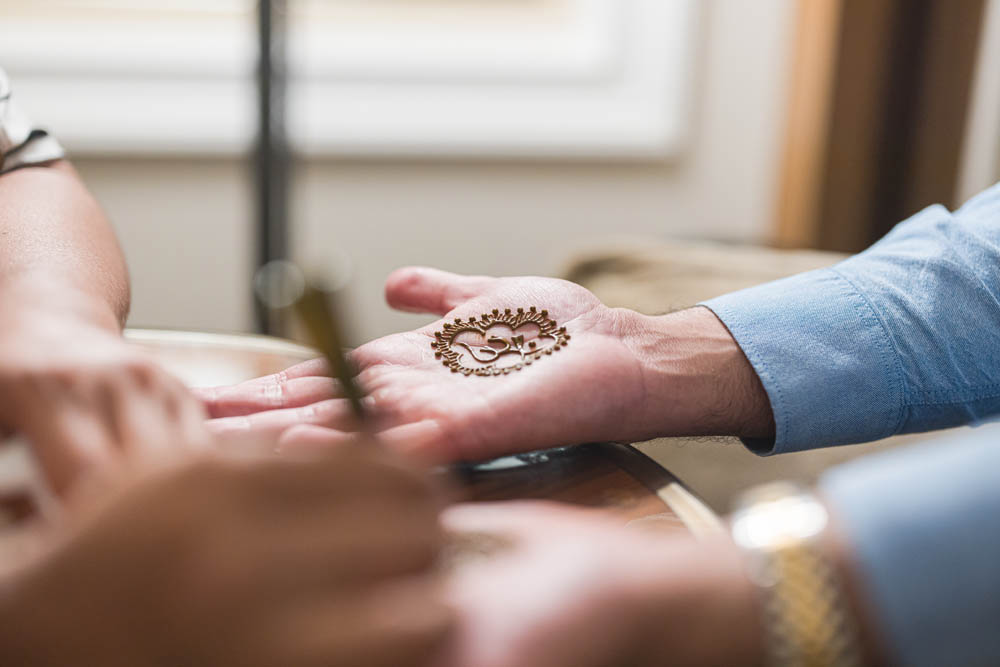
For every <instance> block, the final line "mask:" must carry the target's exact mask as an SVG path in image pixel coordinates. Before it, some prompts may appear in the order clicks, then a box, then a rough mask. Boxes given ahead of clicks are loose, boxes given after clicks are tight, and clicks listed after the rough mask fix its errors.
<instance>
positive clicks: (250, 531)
mask: <svg viewBox="0 0 1000 667" xmlns="http://www.w3.org/2000/svg"><path fill="white" fill-rule="evenodd" d="M91 497H99V498H100V501H99V502H96V503H91V504H89V505H87V506H83V507H79V506H78V507H74V508H73V511H72V512H70V513H67V516H66V517H65V521H66V522H67V525H64V526H61V527H60V528H59V531H58V535H57V538H56V539H55V540H54V541H53V542H52V543H51V544H50V545H49V548H48V550H47V552H46V553H45V554H44V555H42V556H41V557H40V558H35V559H33V560H32V562H31V563H30V564H29V565H27V566H25V567H23V568H22V569H20V570H18V571H16V572H14V573H13V574H9V575H8V576H7V578H6V581H5V582H4V583H3V588H2V592H3V594H2V595H0V663H2V664H5V665H29V664H30V665H34V666H36V667H46V666H48V665H52V666H56V665H79V666H81V667H88V666H91V665H92V666H93V667H117V666H119V665H120V666H122V667H125V666H129V667H144V666H149V667H153V666H161V665H162V666H164V667H166V666H174V665H179V664H186V665H227V666H232V667H272V666H273V665H288V666H289V667H312V666H315V667H320V666H322V667H338V666H340V665H343V666H345V667H347V666H351V667H353V666H356V665H362V664H363V665H370V666H371V667H381V666H385V667H389V666H396V665H413V666H415V667H419V666H421V665H430V664H433V661H434V660H436V656H437V654H438V652H439V651H440V649H441V647H442V645H443V644H444V643H445V641H446V640H447V638H448V636H449V633H450V631H451V628H452V625H453V614H452V612H451V611H450V610H449V609H448V608H447V607H446V606H445V605H444V603H443V602H442V596H441V592H440V590H439V585H438V583H437V582H436V580H435V578H434V577H433V576H430V575H431V574H432V573H433V570H432V568H433V566H434V564H435V561H436V558H437V553H438V549H439V547H440V543H441V539H442V538H441V530H440V528H439V526H438V518H437V517H438V512H439V510H440V506H439V502H438V499H437V497H436V494H435V492H434V491H433V489H432V488H431V486H430V484H429V483H428V481H427V477H426V475H425V474H423V473H422V471H419V470H417V469H414V468H413V467H412V466H411V465H410V464H408V463H405V462H403V461H401V460H399V459H398V458H396V457H395V456H392V455H390V454H389V453H388V452H387V451H385V450H382V449H380V448H378V447H374V446H366V447H353V446H352V447H341V448H336V449H333V450H330V451H328V452H326V453H325V454H324V455H323V456H322V457H312V456H300V457H295V458H284V459H275V458H271V459H264V460H260V459H258V460H253V461H240V462H236V461H224V460H221V459H210V458H193V459H188V460H186V461H184V462H182V463H176V462H175V463H173V464H171V465H169V466H164V467H157V468H154V469H151V468H149V467H147V468H145V469H144V470H141V471H140V470H136V471H133V473H132V474H130V475H128V476H124V477H123V476H117V477H116V481H115V482H114V484H113V486H112V488H111V489H109V490H105V492H104V493H101V494H96V495H94V496H91Z"/></svg>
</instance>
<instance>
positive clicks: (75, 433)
mask: <svg viewBox="0 0 1000 667" xmlns="http://www.w3.org/2000/svg"><path fill="white" fill-rule="evenodd" d="M2 296H3V298H2V299H0V322H2V323H3V326H2V327H0V434H2V433H6V434H11V433H15V432H16V433H20V434H21V435H23V436H25V437H26V438H27V439H28V440H29V441H30V442H31V445H32V448H33V450H34V452H35V455H36V456H37V458H38V460H39V462H40V464H41V467H42V469H43V470H44V472H45V475H46V477H47V478H48V480H49V483H50V484H51V485H52V487H53V488H54V489H55V490H56V491H57V492H58V493H60V494H63V495H65V494H66V493H67V492H68V491H69V489H70V487H71V486H72V485H73V484H74V483H75V482H77V481H78V480H79V479H80V478H81V477H86V476H87V474H88V473H90V472H93V471H96V470H99V469H101V468H104V467H107V466H114V465H117V464H118V463H119V462H120V461H121V460H122V459H123V458H124V457H129V456H143V455H153V456H157V455H162V454H165V453H167V452H169V451H170V450H172V449H176V448H178V447H188V448H195V449H198V448H203V447H204V446H205V445H206V444H207V443H208V440H209V434H208V431H207V430H206V428H205V424H204V422H205V411H204V409H203V408H202V406H201V404H200V402H199V401H198V400H197V399H196V398H194V397H193V396H192V395H191V394H190V392H189V391H188V390H187V389H186V388H185V387H184V386H183V385H182V384H181V382H180V381H179V380H177V379H176V378H174V377H173V376H172V375H170V374H169V373H167V372H166V371H164V370H162V369H161V368H160V367H159V366H158V365H157V364H155V363H154V362H153V361H152V360H150V359H148V358H147V357H146V356H144V355H143V354H142V353H141V352H140V351H139V350H137V349H135V348H133V347H131V346H129V345H128V344H127V343H126V342H125V341H124V340H123V339H122V337H121V335H120V332H119V325H118V322H117V320H116V318H115V316H114V315H113V314H112V313H111V312H110V311H109V310H108V309H107V306H106V305H104V304H98V303H91V301H89V300H88V299H87V298H84V297H81V296H80V295H78V294H75V293H72V292H71V291H70V290H67V289H66V288H65V287H64V286H63V285H52V286H46V285H45V283H44V279H42V278H39V279H38V280H36V281H35V282H34V283H33V284H32V285H31V286H30V288H25V287H23V286H21V287H20V288H19V289H18V290H16V291H15V290H12V289H11V290H7V291H5V292H4V293H3V295H2Z"/></svg>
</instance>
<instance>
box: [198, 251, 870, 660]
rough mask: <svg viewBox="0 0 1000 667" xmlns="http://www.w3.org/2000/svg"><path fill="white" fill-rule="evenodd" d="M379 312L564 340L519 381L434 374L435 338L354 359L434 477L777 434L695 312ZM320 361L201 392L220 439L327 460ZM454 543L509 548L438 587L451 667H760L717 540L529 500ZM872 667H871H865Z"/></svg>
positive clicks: (732, 563) (746, 607)
mask: <svg viewBox="0 0 1000 667" xmlns="http://www.w3.org/2000/svg"><path fill="white" fill-rule="evenodd" d="M386 297H387V300H388V302H389V303H390V304H391V305H392V306H394V307H396V308H400V309H403V310H410V311H416V312H429V313H433V314H436V315H439V316H443V318H444V320H452V319H453V318H456V317H461V318H463V319H466V318H468V317H470V316H473V315H474V316H477V317H478V316H479V315H481V314H482V313H484V312H489V311H491V310H492V309H493V308H501V309H503V308H517V307H528V306H531V305H534V306H536V307H538V308H545V309H547V310H548V311H549V313H550V315H551V316H552V317H553V318H554V319H556V320H557V321H558V322H559V324H560V325H564V326H566V327H567V329H568V330H569V333H570V334H571V335H572V342H571V344H570V345H569V346H568V347H567V348H565V349H564V350H560V351H559V352H558V353H556V354H553V355H551V356H550V357H546V358H542V359H540V360H539V361H538V362H536V363H535V364H534V365H532V366H531V367H529V368H526V369H524V370H523V371H521V372H518V373H511V374H510V375H507V376H502V377H491V378H479V377H465V376H461V375H457V374H454V373H450V372H449V371H448V370H447V369H446V368H444V367H443V366H442V365H441V364H440V362H439V361H438V360H436V359H435V358H434V354H433V349H432V348H431V347H430V342H431V340H433V334H434V332H435V331H437V330H439V329H440V328H441V324H442V321H437V322H434V323H432V324H430V325H428V326H426V327H423V328H421V329H417V330H415V331H411V332H406V333H402V334H395V335H392V336H387V337H385V338H382V339H379V340H376V341H373V342H372V343H369V344H367V345H363V346H361V347H360V348H358V349H357V350H355V351H354V354H353V357H354V362H355V363H356V365H357V366H358V367H359V369H360V381H361V383H362V384H363V385H364V386H365V387H366V388H367V389H368V391H369V392H370V396H371V404H372V405H371V407H372V409H373V411H374V413H375V415H376V420H377V428H378V430H380V431H381V436H380V437H381V439H382V441H383V442H385V443H387V444H390V445H392V446H394V447H397V448H399V449H403V450H405V451H409V452H412V453H416V454H419V455H422V456H425V457H427V458H429V459H433V460H455V459H480V458H488V457H493V456H497V455H500V454H506V453H510V452H511V451H519V450H520V451H523V450H530V449H536V448H541V447H547V446H553V445H564V444H567V443H573V442H586V441H595V440H624V441H636V440H643V439H647V438H651V437H655V436H662V435H679V434H736V435H742V436H745V437H754V438H767V437H773V434H774V423H773V416H772V414H771V410H770V406H769V403H768V399H767V395H766V393H765V391H764V389H763V386H762V385H761V383H760V381H759V379H758V378H757V376H756V374H755V372H754V371H753V368H752V367H751V366H750V364H749V362H748V361H747V360H746V358H745V357H744V355H743V354H742V352H741V350H740V349H739V346H738V345H737V344H736V342H735V341H734V340H733V338H732V336H731V335H730V334H729V332H728V331H727V330H726V329H725V327H724V326H723V325H722V323H721V322H720V321H719V320H718V319H717V318H716V317H715V316H714V315H713V314H712V313H711V312H710V311H708V310H707V309H703V308H694V309H691V310H688V311H683V312H680V313H674V314H671V315H665V316H661V317H646V316H643V315H639V314H637V313H634V312H631V311H626V310H620V309H610V308H607V307H605V306H604V305H603V304H601V303H600V302H599V301H598V300H597V299H596V298H595V297H594V296H593V295H592V294H591V293H589V292H588V291H586V290H585V289H583V288H581V287H579V286H577V285H573V284H571V283H567V282H564V281H560V280H553V279H546V278H500V279H497V278H488V277H472V276H459V275H455V274H450V273H445V272H441V271H436V270H432V269H424V268H410V269H401V270H399V271H397V272H395V273H394V274H392V275H391V276H390V277H389V280H388V282H387V285H386ZM324 373H325V369H324V367H323V365H322V363H321V362H308V363H306V364H303V365H300V366H297V367H293V368H291V369H289V370H287V371H285V372H284V373H280V374H278V375H275V376H270V377H265V378H261V379H258V380H254V381H251V382H249V383H245V384H243V385H238V386H235V387H220V388H214V389H206V390H203V391H201V392H200V395H201V397H202V398H203V400H204V401H205V402H206V405H207V407H208V409H209V412H210V413H211V414H212V415H213V416H214V417H215V420H214V422H213V423H212V425H211V428H212V429H213V430H214V431H215V432H216V433H219V434H224V435H230V436H233V435H240V434H242V435H247V434H251V433H252V434H258V435H268V436H270V437H277V436H279V435H280V434H282V433H284V436H282V445H283V446H282V449H283V450H284V451H286V452H296V451H310V452H316V451H324V450H326V449H330V448H336V447H337V446H339V445H341V444H342V443H343V442H344V441H345V440H350V439H352V438H353V437H355V436H352V435H350V434H349V433H348V432H349V430H350V429H352V428H354V426H355V425H354V424H352V423H351V420H350V417H349V414H348V411H347V406H346V403H345V402H344V400H343V399H342V398H339V397H338V388H337V386H336V383H335V382H333V381H331V380H330V379H328V378H326V377H324ZM444 523H445V525H446V527H447V528H448V529H449V530H452V531H456V532H462V531H472V532H487V533H492V534H494V535H495V536H501V537H502V538H503V539H504V540H505V541H506V542H508V543H509V546H508V547H507V549H506V550H505V551H503V552H501V553H500V554H498V555H497V556H496V557H494V558H490V559H481V560H473V561H471V562H468V563H465V564H463V565H462V566H461V567H460V568H459V569H458V570H457V571H456V572H454V573H453V574H452V575H451V576H450V577H449V578H448V580H447V589H446V594H447V600H448V602H449V603H450V604H451V605H452V606H453V608H454V609H455V610H456V613H457V615H458V627H457V630H456V634H455V638H454V641H453V642H452V644H451V649H450V650H451V653H450V655H449V659H450V661H451V662H449V663H448V665H449V666H451V665H455V666H457V665H463V666H473V667H515V666H520V665H526V664H530V665H536V666H539V667H571V666H572V667H581V666H582V667H590V666H592V667H603V666H605V665H606V666H611V665H623V664H624V665H632V666H636V667H642V666H644V665H650V666H652V665H662V664H675V665H758V664H761V663H762V661H763V646H762V644H761V637H762V636H763V632H762V628H761V623H762V621H761V618H760V613H761V612H760V608H759V603H758V598H757V593H756V590H755V588H754V586H753V585H752V584H751V582H750V581H749V579H748V577H747V576H746V572H745V570H744V563H743V559H742V556H741V554H740V553H739V550H738V549H737V547H736V546H735V545H734V544H733V543H732V542H731V541H730V540H729V539H728V538H726V537H724V536H720V537H718V538H715V539H711V540H707V541H695V540H693V539H690V538H688V537H685V536H678V535H667V536H664V535H655V536H654V535H651V534H643V533H639V532H637V531H636V530H635V529H631V528H626V527H623V526H621V525H620V524H619V523H618V522H615V521H614V520H612V519H609V518H608V517H607V516H600V515H595V514H594V513H593V512H590V511H583V510H578V509H571V508H566V507H558V506H552V505H546V504H540V503H512V504H499V505H490V506H482V505H480V506H466V507H458V508H453V509H451V510H449V511H448V512H447V513H446V514H445V516H444ZM828 552H829V554H830V556H831V558H832V559H833V561H834V563H835V564H836V566H837V567H838V568H839V570H840V571H841V572H843V573H844V578H845V581H847V582H848V583H849V586H848V589H847V592H848V594H849V599H850V604H851V606H852V608H853V610H854V612H855V614H856V616H857V617H858V618H860V619H862V621H863V623H864V624H865V626H866V627H865V631H864V632H863V633H862V640H863V642H864V645H865V650H866V653H867V655H868V656H869V657H870V658H871V657H872V656H878V655H879V651H878V650H876V648H875V647H877V645H878V642H877V639H876V637H877V632H876V631H875V630H873V629H872V628H873V627H874V625H875V624H874V622H872V621H871V620H870V619H869V617H868V616H867V615H866V612H865V609H866V608H867V607H866V605H865V603H864V601H863V599H862V597H861V593H860V591H863V586H858V585H857V584H856V582H855V579H854V577H853V575H852V574H851V572H852V566H851V561H850V553H851V549H850V546H849V545H847V544H846V543H844V542H843V540H842V539H840V538H838V537H836V533H835V532H834V531H832V532H831V536H830V538H829V540H828ZM870 662H871V664H879V660H878V659H877V657H875V658H872V659H871V660H870Z"/></svg>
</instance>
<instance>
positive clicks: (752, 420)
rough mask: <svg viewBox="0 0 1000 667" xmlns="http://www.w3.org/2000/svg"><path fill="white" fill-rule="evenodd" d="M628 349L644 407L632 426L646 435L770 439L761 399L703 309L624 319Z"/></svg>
mask: <svg viewBox="0 0 1000 667" xmlns="http://www.w3.org/2000/svg"><path fill="white" fill-rule="evenodd" d="M630 321H631V322H632V326H631V327H630V332H629V334H628V339H629V345H630V347H632V349H633V350H634V351H635V353H636V356H637V357H638V359H639V363H640V369H641V371H640V374H641V377H642V383H643V387H644V390H645V400H643V401H642V405H640V406H637V409H638V410H639V411H640V412H641V414H640V415H638V416H637V418H638V419H639V420H640V421H641V422H642V423H644V424H648V429H647V430H648V433H647V434H648V435H649V436H650V437H653V436H665V435H739V436H741V437H745V438H771V437H773V436H774V420H773V417H772V414H771V406H770V403H769V402H768V397H767V393H766V392H765V391H764V387H763V385H762V384H761V382H760V379H759V378H758V377H757V373H756V372H755V371H754V369H753V367H752V366H751V365H750V362H749V361H747V358H746V356H745V355H744V353H743V351H742V350H741V349H740V346H739V345H737V343H736V341H735V340H734V339H733V337H732V335H730V333H729V331H728V330H727V329H726V327H725V326H724V325H723V324H722V322H720V321H719V319H718V318H717V317H716V316H715V315H714V314H713V313H712V311H710V310H708V309H707V308H691V309H689V310H684V311H681V312H677V313H671V314H669V315H662V316H657V317H648V316H644V315H638V314H632V315H631V316H630Z"/></svg>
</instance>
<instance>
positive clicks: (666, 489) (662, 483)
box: [601, 442, 725, 538]
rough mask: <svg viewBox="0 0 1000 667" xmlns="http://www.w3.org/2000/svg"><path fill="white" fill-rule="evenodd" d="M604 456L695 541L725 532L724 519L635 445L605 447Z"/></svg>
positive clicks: (604, 445)
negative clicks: (666, 510)
mask: <svg viewBox="0 0 1000 667" xmlns="http://www.w3.org/2000/svg"><path fill="white" fill-rule="evenodd" d="M601 449H602V451H603V452H604V454H605V455H606V456H607V457H608V458H609V459H611V460H612V461H613V462H614V463H615V464H616V465H618V466H619V467H620V468H622V469H623V470H625V471H626V472H628V473H629V474H630V475H632V476H633V477H635V478H636V479H637V480H639V481H640V482H641V483H642V484H643V485H644V486H645V487H646V488H647V489H649V490H650V491H652V492H653V493H655V494H656V495H657V497H658V498H659V499H660V500H662V501H663V503H664V504H665V505H666V506H667V507H669V508H670V510H671V511H672V512H673V513H674V514H676V515H677V518H679V519H680V520H681V521H682V522H683V523H684V525H685V526H687V528H688V530H690V531H691V533H692V534H693V535H694V536H695V537H699V538H702V537H708V536H710V535H718V534H719V533H721V532H724V530H725V528H724V525H723V523H722V519H721V518H720V517H719V515H718V514H716V513H715V512H714V511H712V509H711V508H710V507H709V506H708V505H707V504H706V503H705V501H704V500H702V499H701V498H700V497H699V496H698V495H697V494H696V493H694V492H693V491H692V490H691V489H689V488H688V487H687V486H686V485H685V484H684V483H683V482H682V481H681V480H679V479H677V477H675V476H674V475H673V474H672V473H671V472H670V471H668V470H667V469H666V468H664V467H663V466H661V465H660V464H659V463H657V462H656V461H654V460H653V459H651V458H649V457H648V456H646V455H645V454H643V453H642V452H640V451H639V450H638V449H636V448H635V447H633V446H632V445H623V444H619V443H610V442H609V443H604V444H603V446H602V447H601Z"/></svg>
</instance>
